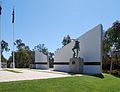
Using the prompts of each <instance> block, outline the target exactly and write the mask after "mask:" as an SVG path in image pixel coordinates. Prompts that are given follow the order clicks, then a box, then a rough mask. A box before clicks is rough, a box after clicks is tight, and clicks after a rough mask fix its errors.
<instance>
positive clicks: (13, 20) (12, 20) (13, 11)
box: [12, 9, 15, 23]
mask: <svg viewBox="0 0 120 92" xmlns="http://www.w3.org/2000/svg"><path fill="white" fill-rule="evenodd" d="M14 15H15V14H14V9H13V12H12V23H14V17H15V16H14Z"/></svg>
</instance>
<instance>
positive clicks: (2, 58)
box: [1, 40, 10, 62]
mask: <svg viewBox="0 0 120 92" xmlns="http://www.w3.org/2000/svg"><path fill="white" fill-rule="evenodd" d="M9 50H10V49H9V48H8V43H7V42H6V41H4V40H2V41H1V61H2V62H7V59H6V58H5V57H4V56H3V52H4V51H6V52H8V51H9Z"/></svg>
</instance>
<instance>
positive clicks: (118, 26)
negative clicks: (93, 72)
mask: <svg viewBox="0 0 120 92" xmlns="http://www.w3.org/2000/svg"><path fill="white" fill-rule="evenodd" d="M111 48H114V52H113V54H112V57H110V56H108V52H110V51H111ZM116 51H120V22H119V21H116V22H114V23H113V25H112V27H110V28H109V29H108V30H107V31H106V32H105V35H104V40H103V61H104V62H103V64H104V63H105V62H106V61H105V60H108V61H110V60H111V62H113V64H115V62H116V61H117V62H118V61H119V59H120V57H116V56H118V55H116V54H115V53H116ZM106 58H109V59H106ZM119 62H120V61H119ZM111 64H112V63H107V65H110V66H111ZM117 65H118V66H120V63H117ZM113 66H114V65H113Z"/></svg>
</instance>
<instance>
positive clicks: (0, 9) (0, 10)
mask: <svg viewBox="0 0 120 92" xmlns="http://www.w3.org/2000/svg"><path fill="white" fill-rule="evenodd" d="M1 12H2V7H1V5H0V15H1V14H2V13H1Z"/></svg>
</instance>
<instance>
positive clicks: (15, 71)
mask: <svg viewBox="0 0 120 92" xmlns="http://www.w3.org/2000/svg"><path fill="white" fill-rule="evenodd" d="M2 71H8V72H13V73H22V72H20V71H17V70H13V69H3V70H2Z"/></svg>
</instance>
